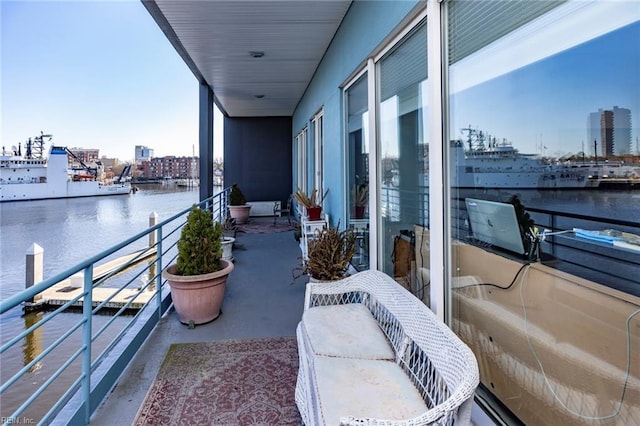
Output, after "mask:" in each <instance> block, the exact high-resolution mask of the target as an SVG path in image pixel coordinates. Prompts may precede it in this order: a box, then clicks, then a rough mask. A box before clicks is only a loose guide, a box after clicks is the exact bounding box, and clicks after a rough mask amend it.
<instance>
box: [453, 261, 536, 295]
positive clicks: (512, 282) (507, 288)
mask: <svg viewBox="0 0 640 426" xmlns="http://www.w3.org/2000/svg"><path fill="white" fill-rule="evenodd" d="M531 263H533V262H527V263H525V264H523V265H522V266H521V267H520V269H518V272H516V275H515V276H514V277H513V280H511V282H510V283H509V285H508V286H506V287H502V286H501V285H498V284H493V283H475V284H469V285H466V286H462V287H460V288H465V287H473V286H481V285H486V286H490V287H496V288H499V289H501V290H509V289H510V288H511V287H513V285H514V284H515V283H516V280H517V279H518V276H519V275H520V273H521V272H522V271H523V270H524V268H525V267H527V266H529V265H531Z"/></svg>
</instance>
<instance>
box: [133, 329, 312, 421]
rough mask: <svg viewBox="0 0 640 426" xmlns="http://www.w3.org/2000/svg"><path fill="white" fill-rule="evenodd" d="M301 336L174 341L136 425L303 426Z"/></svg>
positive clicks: (139, 413) (141, 409)
mask: <svg viewBox="0 0 640 426" xmlns="http://www.w3.org/2000/svg"><path fill="white" fill-rule="evenodd" d="M297 372H298V352H297V345H296V339H295V337H279V338H270V339H247V340H226V341H220V342H209V343H184V344H173V345H171V346H170V347H169V351H168V352H167V355H166V357H165V359H164V361H163V363H162V366H161V367H160V371H159V372H158V376H157V377H156V379H155V381H154V383H153V385H152V386H151V388H150V389H149V392H148V394H147V396H146V399H145V401H144V403H143V404H142V407H141V408H140V411H139V412H138V415H137V418H136V420H135V421H134V423H133V424H134V425H221V426H222V425H223V426H234V425H238V426H244V425H301V424H302V420H301V418H300V414H299V413H298V409H297V407H296V404H295V401H294V393H295V385H296V375H297Z"/></svg>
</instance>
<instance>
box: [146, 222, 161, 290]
mask: <svg viewBox="0 0 640 426" xmlns="http://www.w3.org/2000/svg"><path fill="white" fill-rule="evenodd" d="M156 223H158V213H156V212H151V214H150V215H149V228H151V227H153V226H155V225H156ZM157 233H158V231H157V230H156V231H153V232H151V233H149V248H150V249H153V247H154V246H155V245H156V242H157V241H158V235H157ZM157 257H158V251H157V249H156V258H157ZM156 271H157V269H156V263H155V262H153V261H152V262H150V263H149V280H152V279H153V277H155V276H156ZM146 284H148V283H146ZM153 290H154V288H153V285H151V286H149V291H153Z"/></svg>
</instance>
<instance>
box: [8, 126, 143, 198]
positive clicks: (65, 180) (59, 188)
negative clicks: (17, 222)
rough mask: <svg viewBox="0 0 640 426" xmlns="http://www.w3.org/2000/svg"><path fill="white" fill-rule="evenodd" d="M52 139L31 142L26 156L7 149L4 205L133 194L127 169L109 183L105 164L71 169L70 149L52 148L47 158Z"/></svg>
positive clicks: (48, 136)
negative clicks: (46, 149)
mask: <svg viewBox="0 0 640 426" xmlns="http://www.w3.org/2000/svg"><path fill="white" fill-rule="evenodd" d="M51 137H52V136H51V135H44V134H42V135H40V136H36V137H35V138H33V141H32V140H31V139H29V141H28V142H26V144H25V153H24V155H22V150H21V147H20V146H19V147H18V148H17V149H16V148H15V147H13V149H12V150H11V151H10V152H6V151H5V149H4V147H3V149H2V156H0V202H5V201H27V200H42V199H49V198H75V197H93V196H100V195H122V194H128V193H129V192H130V191H131V184H130V183H129V182H128V181H125V180H126V179H125V178H124V176H125V175H126V170H125V171H123V173H122V174H121V175H120V176H119V177H118V178H117V179H115V180H114V182H111V183H107V182H104V181H101V180H100V177H101V175H102V170H101V164H99V165H98V167H89V166H87V165H85V164H84V163H82V162H81V161H79V163H80V164H81V167H80V168H76V169H72V168H70V167H69V161H68V157H67V156H68V155H72V156H73V154H72V153H71V152H70V151H69V150H68V149H67V148H66V147H61V146H53V145H52V146H51V148H50V149H49V155H48V157H47V156H45V155H44V144H45V138H47V141H50V140H51Z"/></svg>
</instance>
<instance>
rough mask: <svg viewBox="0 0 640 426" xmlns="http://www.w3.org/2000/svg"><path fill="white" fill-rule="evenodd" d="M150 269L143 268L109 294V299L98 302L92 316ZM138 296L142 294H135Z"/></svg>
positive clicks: (147, 267)
mask: <svg viewBox="0 0 640 426" xmlns="http://www.w3.org/2000/svg"><path fill="white" fill-rule="evenodd" d="M150 267H151V265H147V266H145V267H144V268H143V269H142V270H141V271H139V272H138V273H137V274H136V275H135V276H133V277H132V278H131V279H130V280H129V281H127V282H126V283H125V284H124V285H123V286H121V287H119V288H117V290H116V291H115V292H113V294H111V295H110V296H109V297H107V298H106V299H105V300H103V301H102V302H100V303H99V304H98V305H97V306H96V307H95V308H94V309H93V311H92V313H93V314H96V313H97V312H98V311H99V310H100V309H102V308H103V307H104V306H105V305H106V304H107V303H109V302H111V301H112V300H113V298H114V297H116V296H117V295H118V294H120V293H122V292H123V291H124V290H125V289H126V288H127V287H128V286H129V284H131V283H133V282H134V280H135V279H137V278H139V277H140V276H141V275H142V274H143V273H145V272H146V271H147V270H148V269H149V268H150ZM140 294H142V293H138V294H136V297H138V296H140ZM136 297H134V298H132V299H131V302H132V301H133V299H135V298H136ZM125 306H130V304H129V303H127V304H126V305H125Z"/></svg>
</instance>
